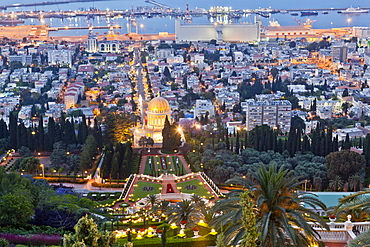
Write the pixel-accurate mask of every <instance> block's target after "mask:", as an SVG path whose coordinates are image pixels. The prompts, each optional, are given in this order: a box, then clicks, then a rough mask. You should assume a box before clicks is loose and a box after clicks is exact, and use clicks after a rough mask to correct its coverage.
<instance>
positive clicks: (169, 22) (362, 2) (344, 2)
mask: <svg viewBox="0 0 370 247" xmlns="http://www.w3.org/2000/svg"><path fill="white" fill-rule="evenodd" d="M42 1H52V0H31V1H30V0H17V1H14V0H2V1H1V2H0V5H8V4H14V3H20V4H21V3H30V2H42ZM157 2H159V3H163V4H166V5H168V6H170V7H173V8H181V9H185V5H186V3H188V4H189V8H190V9H195V8H197V7H198V8H204V9H206V10H208V9H209V8H210V7H212V6H225V7H226V6H227V7H232V8H233V9H256V8H259V7H261V8H268V7H271V8H273V9H295V8H300V9H309V8H331V7H333V8H348V7H350V6H353V7H370V1H368V0H357V1H353V0H352V1H350V0H340V1H338V0H328V1H323V0H311V1H297V0H289V1H283V0H282V1H272V0H259V1H225V0H202V1H199V0H181V1H180V0H172V1H171V0H157ZM132 5H134V7H137V6H153V5H151V4H149V3H145V1H144V0H109V1H94V2H84V3H70V4H58V5H49V6H37V7H28V8H23V7H22V8H11V9H9V10H8V11H30V10H33V11H34V10H43V11H50V10H64V11H66V10H79V9H81V8H84V9H88V8H90V7H95V8H98V9H107V8H108V9H110V10H112V9H119V10H125V9H131V6H132ZM253 16H254V15H251V16H247V17H243V18H241V19H239V20H236V21H235V22H250V21H252V20H253ZM306 18H310V19H312V20H316V22H314V23H312V25H313V28H332V27H347V26H370V13H366V14H358V15H343V14H338V13H337V12H336V11H329V14H327V15H323V14H322V13H321V11H319V15H318V16H309V17H300V16H297V17H293V16H291V15H290V14H273V15H271V17H270V18H262V19H261V20H262V23H263V25H268V24H269V21H272V20H278V21H279V23H280V25H298V23H297V20H298V19H300V20H301V22H304V21H305V19H306ZM348 18H351V22H350V23H347V19H348ZM295 19H296V20H295ZM89 22H91V23H92V24H93V25H101V26H105V25H107V22H111V23H114V24H119V25H121V26H122V28H121V30H117V31H120V32H121V33H126V32H127V28H126V23H127V20H126V19H125V18H119V19H114V20H107V19H106V18H105V17H100V18H95V19H94V20H86V19H85V18H84V17H77V18H67V19H57V18H53V19H45V24H47V25H50V26H52V27H57V26H86V25H88V23H89ZM138 22H139V24H143V25H142V27H141V28H140V29H139V33H158V32H163V31H165V32H170V33H173V32H174V31H175V30H174V27H175V25H174V19H173V18H169V17H164V18H157V17H154V18H142V17H138ZM193 22H194V23H209V22H210V21H209V20H208V18H207V17H194V18H193ZM26 24H40V21H39V20H37V19H34V20H26ZM98 32H100V33H102V32H104V31H103V30H99V31H98ZM85 34H87V31H85V30H82V31H59V32H57V33H52V35H85Z"/></svg>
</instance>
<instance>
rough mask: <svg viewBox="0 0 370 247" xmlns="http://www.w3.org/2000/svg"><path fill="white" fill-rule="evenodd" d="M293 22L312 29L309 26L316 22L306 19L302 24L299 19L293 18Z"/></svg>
mask: <svg viewBox="0 0 370 247" xmlns="http://www.w3.org/2000/svg"><path fill="white" fill-rule="evenodd" d="M294 21H295V22H297V23H298V24H299V25H300V26H304V27H307V28H310V27H312V25H311V24H312V23H314V22H315V21H316V20H311V19H308V18H307V19H306V21H305V22H302V21H301V19H297V18H294Z"/></svg>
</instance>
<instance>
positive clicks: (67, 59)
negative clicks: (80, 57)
mask: <svg viewBox="0 0 370 247" xmlns="http://www.w3.org/2000/svg"><path fill="white" fill-rule="evenodd" d="M48 62H49V64H50V65H64V64H66V65H68V66H70V67H71V66H72V51H71V50H51V51H48Z"/></svg>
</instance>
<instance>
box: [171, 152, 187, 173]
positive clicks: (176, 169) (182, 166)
mask: <svg viewBox="0 0 370 247" xmlns="http://www.w3.org/2000/svg"><path fill="white" fill-rule="evenodd" d="M177 159H178V160H179V167H180V169H178V168H177V165H176V160H177ZM172 164H173V167H174V169H175V174H176V175H177V176H181V175H185V174H187V172H186V168H185V166H184V164H183V163H182V162H181V159H180V158H178V157H176V156H172Z"/></svg>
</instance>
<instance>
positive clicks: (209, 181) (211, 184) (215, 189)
mask: <svg viewBox="0 0 370 247" xmlns="http://www.w3.org/2000/svg"><path fill="white" fill-rule="evenodd" d="M199 175H200V177H201V178H202V179H203V181H204V182H206V184H207V185H208V187H209V188H210V189H211V190H212V191H213V192H214V193H215V194H216V195H217V196H218V197H223V196H224V194H222V192H221V191H220V189H219V188H218V187H217V186H216V184H215V183H214V182H213V181H212V179H210V178H209V177H208V176H207V175H206V174H205V173H204V172H200V173H199Z"/></svg>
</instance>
